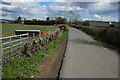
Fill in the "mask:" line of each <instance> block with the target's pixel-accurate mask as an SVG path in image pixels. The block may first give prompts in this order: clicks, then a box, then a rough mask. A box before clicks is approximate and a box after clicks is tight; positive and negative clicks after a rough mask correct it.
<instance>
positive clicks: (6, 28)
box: [2, 24, 57, 35]
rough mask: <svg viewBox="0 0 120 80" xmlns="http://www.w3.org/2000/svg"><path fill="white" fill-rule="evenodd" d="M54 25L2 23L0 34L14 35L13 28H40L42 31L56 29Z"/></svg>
mask: <svg viewBox="0 0 120 80" xmlns="http://www.w3.org/2000/svg"><path fill="white" fill-rule="evenodd" d="M56 29H57V27H56V26H39V25H21V24H2V35H15V30H41V32H42V31H44V32H48V31H51V32H52V31H54V30H56Z"/></svg>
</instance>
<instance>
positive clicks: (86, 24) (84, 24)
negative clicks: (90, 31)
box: [82, 21, 90, 26]
mask: <svg viewBox="0 0 120 80" xmlns="http://www.w3.org/2000/svg"><path fill="white" fill-rule="evenodd" d="M82 25H83V26H90V25H89V21H83V22H82Z"/></svg>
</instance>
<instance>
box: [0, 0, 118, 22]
mask: <svg viewBox="0 0 120 80" xmlns="http://www.w3.org/2000/svg"><path fill="white" fill-rule="evenodd" d="M16 1H20V2H15V1H11V2H10V0H7V2H6V0H3V2H2V3H0V5H2V11H0V13H2V16H3V17H4V18H5V17H6V18H8V19H17V17H18V16H21V17H22V18H23V19H24V18H27V19H34V18H35V19H46V16H50V17H58V16H65V17H66V16H69V13H70V11H73V12H75V13H77V14H79V15H81V17H82V19H89V20H90V19H91V17H90V16H92V17H93V16H94V19H97V18H99V19H103V18H104V17H101V15H103V16H106V15H111V14H113V15H116V14H115V13H117V11H118V9H117V5H118V4H117V3H111V2H105V3H103V2H97V3H96V2H59V0H56V2H53V3H49V1H48V3H49V4H45V3H44V4H42V3H41V4H40V2H34V1H33V0H29V2H28V0H24V1H23V0H16ZM46 1H47V0H46ZM54 1H55V0H54ZM65 1H67V0H65ZM98 14H99V15H98ZM95 17H96V18H95ZM104 19H108V18H104ZM109 20H110V18H109ZM111 20H115V19H112V16H111Z"/></svg>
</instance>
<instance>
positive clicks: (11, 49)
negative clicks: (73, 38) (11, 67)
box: [0, 29, 63, 61]
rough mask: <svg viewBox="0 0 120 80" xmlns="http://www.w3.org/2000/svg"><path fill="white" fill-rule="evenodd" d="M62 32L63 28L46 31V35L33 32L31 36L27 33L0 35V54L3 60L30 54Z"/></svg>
mask: <svg viewBox="0 0 120 80" xmlns="http://www.w3.org/2000/svg"><path fill="white" fill-rule="evenodd" d="M62 33H63V30H60V29H57V30H55V31H54V32H48V33H47V34H46V35H41V36H35V33H33V34H32V35H33V36H30V34H29V33H27V34H21V35H15V36H9V37H2V38H0V44H1V45H0V51H1V53H0V55H2V56H3V57H2V58H3V60H4V61H6V60H9V59H13V58H15V57H24V56H31V55H32V54H33V53H35V52H36V51H37V50H40V49H42V47H44V46H45V45H47V44H48V43H49V42H51V41H52V40H54V39H56V38H57V37H59V36H60V35H61V34H62Z"/></svg>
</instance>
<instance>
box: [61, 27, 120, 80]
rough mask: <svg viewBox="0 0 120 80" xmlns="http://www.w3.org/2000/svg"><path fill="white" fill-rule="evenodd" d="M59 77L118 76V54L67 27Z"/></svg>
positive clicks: (82, 33)
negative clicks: (64, 50)
mask: <svg viewBox="0 0 120 80" xmlns="http://www.w3.org/2000/svg"><path fill="white" fill-rule="evenodd" d="M103 36H104V35H103ZM60 78H118V54H117V52H115V51H113V50H109V49H107V48H105V47H103V46H102V45H101V44H100V43H98V42H97V41H95V40H93V39H92V38H91V37H90V36H88V35H87V34H85V33H84V32H82V31H79V30H77V29H74V28H71V27H69V37H68V45H67V50H66V53H65V58H64V61H63V64H62V68H61V71H60Z"/></svg>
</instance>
